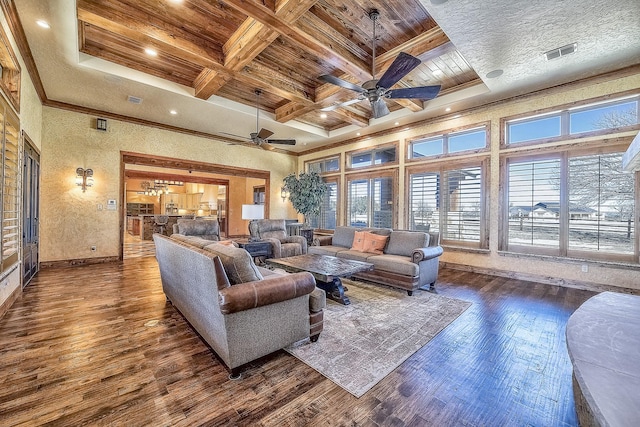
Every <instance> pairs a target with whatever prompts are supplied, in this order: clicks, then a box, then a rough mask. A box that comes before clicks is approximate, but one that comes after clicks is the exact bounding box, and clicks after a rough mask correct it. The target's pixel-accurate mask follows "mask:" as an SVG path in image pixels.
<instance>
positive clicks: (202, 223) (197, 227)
mask: <svg viewBox="0 0 640 427" xmlns="http://www.w3.org/2000/svg"><path fill="white" fill-rule="evenodd" d="M173 234H179V235H181V236H187V237H189V236H196V237H200V238H202V239H206V240H215V241H217V240H220V224H219V223H218V221H217V220H211V219H189V218H178V220H177V221H176V223H175V224H173Z"/></svg>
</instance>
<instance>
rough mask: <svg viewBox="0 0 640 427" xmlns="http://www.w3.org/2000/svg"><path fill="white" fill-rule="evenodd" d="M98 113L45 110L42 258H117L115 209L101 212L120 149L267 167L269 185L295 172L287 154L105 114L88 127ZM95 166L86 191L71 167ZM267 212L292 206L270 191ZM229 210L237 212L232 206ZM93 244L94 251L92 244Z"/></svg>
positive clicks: (116, 177) (112, 193) (114, 182)
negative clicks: (103, 124) (104, 126)
mask: <svg viewBox="0 0 640 427" xmlns="http://www.w3.org/2000/svg"><path fill="white" fill-rule="evenodd" d="M93 120H95V117H92V116H88V115H85V114H79V113H74V112H70V111H65V110H60V109H56V108H50V107H45V108H44V109H43V126H42V158H43V160H42V186H41V188H42V204H41V206H42V212H41V247H40V255H41V261H43V262H46V261H57V260H70V259H84V258H92V257H109V256H117V255H118V253H119V242H120V237H119V232H120V230H119V225H120V217H119V213H118V212H119V211H107V210H104V209H103V210H102V211H99V210H98V205H99V204H102V205H103V206H106V204H107V200H109V199H115V200H117V202H118V208H121V206H120V205H121V204H122V201H121V200H119V194H120V187H121V185H122V184H121V182H120V152H121V151H132V152H137V153H144V154H151V155H158V156H166V157H174V158H178V159H186V160H194V161H199V162H207V163H214V164H222V165H228V166H236V167H242V168H250V169H256V170H266V171H270V172H271V175H270V177H271V182H272V186H278V187H279V185H280V183H281V182H282V179H283V178H284V177H285V176H286V175H287V174H289V173H291V172H292V171H295V167H296V159H295V158H294V157H292V156H289V155H285V154H279V153H272V152H267V151H265V150H259V149H254V148H249V147H243V146H235V145H228V144H226V143H223V142H217V141H213V140H210V139H205V138H199V137H194V136H190V135H185V134H180V133H175V132H169V131H164V130H160V129H155V128H150V127H146V126H140V125H134V124H131V123H126V122H120V121H116V120H109V122H108V131H107V132H101V131H97V130H95V129H93V128H92V121H93ZM78 167H83V168H92V169H93V171H94V178H95V185H94V186H93V187H92V188H90V189H88V190H87V191H86V192H85V193H83V192H82V191H81V190H80V187H78V186H76V185H75V170H76V168H78ZM270 197H271V200H270V202H271V212H270V214H271V216H272V217H274V218H278V217H280V218H287V217H289V216H290V215H291V213H290V212H293V211H292V210H291V207H290V205H288V204H283V203H281V199H280V198H279V194H278V197H277V198H276V195H275V194H274V193H273V192H272V194H271V195H270ZM229 214H230V215H234V214H235V211H233V212H230V213H229ZM92 245H95V246H96V247H97V251H96V252H91V250H90V247H91V246H92Z"/></svg>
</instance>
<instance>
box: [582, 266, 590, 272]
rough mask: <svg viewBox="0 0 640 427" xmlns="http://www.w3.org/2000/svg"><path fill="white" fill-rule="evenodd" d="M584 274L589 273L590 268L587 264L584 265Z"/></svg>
mask: <svg viewBox="0 0 640 427" xmlns="http://www.w3.org/2000/svg"><path fill="white" fill-rule="evenodd" d="M582 272H583V273H588V272H589V266H588V265H587V264H582Z"/></svg>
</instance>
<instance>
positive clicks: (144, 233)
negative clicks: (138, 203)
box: [127, 215, 182, 240]
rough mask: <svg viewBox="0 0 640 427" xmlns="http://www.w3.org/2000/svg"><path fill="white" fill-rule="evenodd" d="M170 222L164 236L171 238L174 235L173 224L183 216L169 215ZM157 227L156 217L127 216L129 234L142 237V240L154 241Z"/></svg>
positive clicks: (165, 228)
mask: <svg viewBox="0 0 640 427" xmlns="http://www.w3.org/2000/svg"><path fill="white" fill-rule="evenodd" d="M167 216H168V217H169V222H167V225H166V226H165V227H164V234H165V235H167V236H171V234H173V224H175V223H176V222H177V221H178V219H179V218H182V215H167ZM154 225H155V215H129V216H127V232H128V233H129V234H131V235H133V236H137V237H140V239H142V240H153V230H154Z"/></svg>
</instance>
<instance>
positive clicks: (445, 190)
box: [409, 166, 485, 246]
mask: <svg viewBox="0 0 640 427" xmlns="http://www.w3.org/2000/svg"><path fill="white" fill-rule="evenodd" d="M482 186H483V173H482V167H481V166H472V167H465V168H458V169H446V168H444V167H443V168H441V169H438V170H433V171H420V172H415V173H410V174H409V205H410V212H409V228H410V229H411V230H424V231H439V232H440V237H441V239H442V240H443V242H445V241H447V240H448V241H455V242H460V243H463V244H470V243H471V244H473V245H474V246H476V245H477V246H480V242H482V241H484V239H483V238H482V236H483V235H484V234H485V230H484V226H483V225H482V224H483V223H484V215H483V212H484V208H483V200H482ZM482 246H484V245H482Z"/></svg>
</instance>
